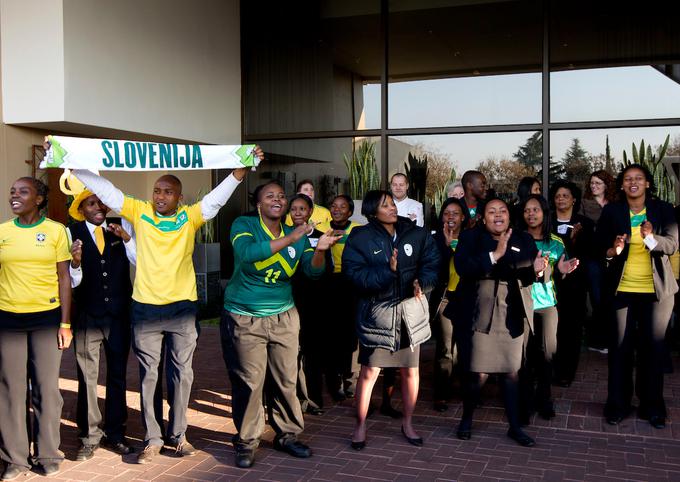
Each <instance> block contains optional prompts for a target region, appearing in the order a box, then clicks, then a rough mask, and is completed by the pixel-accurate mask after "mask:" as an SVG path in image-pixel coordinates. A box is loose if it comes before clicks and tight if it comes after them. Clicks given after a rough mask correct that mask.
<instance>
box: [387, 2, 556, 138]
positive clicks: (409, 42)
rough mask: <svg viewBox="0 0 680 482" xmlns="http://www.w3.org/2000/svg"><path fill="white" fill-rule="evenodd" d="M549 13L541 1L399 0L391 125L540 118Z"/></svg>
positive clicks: (394, 11) (394, 6)
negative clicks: (546, 14) (544, 22)
mask: <svg viewBox="0 0 680 482" xmlns="http://www.w3.org/2000/svg"><path fill="white" fill-rule="evenodd" d="M428 4H429V6H428ZM541 19H542V9H541V3H540V2H536V1H506V2H461V1H458V0H450V1H439V2H414V1H412V0H393V1H391V2H390V6H389V39H388V42H389V49H388V52H389V60H388V72H389V81H390V85H389V90H388V95H389V109H388V115H389V127H390V128H400V127H435V126H470V125H485V124H487V125H488V124H515V123H516V124H521V123H533V122H540V121H541V59H542V54H541V52H542V51H541V45H542V35H543V33H542V32H543V27H542V20H541Z"/></svg>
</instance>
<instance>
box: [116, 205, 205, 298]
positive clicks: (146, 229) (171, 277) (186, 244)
mask: <svg viewBox="0 0 680 482" xmlns="http://www.w3.org/2000/svg"><path fill="white" fill-rule="evenodd" d="M120 215H121V216H123V217H124V218H126V219H127V220H128V221H130V223H132V225H133V226H134V228H135V232H136V233H137V272H136V275H135V286H134V289H133V292H132V299H134V300H135V301H138V302H140V303H148V304H152V305H167V304H170V303H175V302H177V301H183V300H189V301H196V299H197V296H196V273H195V272H194V263H193V260H192V255H193V253H194V236H195V234H196V230H197V229H198V228H200V227H201V225H202V224H203V223H204V221H203V215H202V214H201V204H200V203H196V204H192V205H191V206H180V207H178V208H177V212H176V213H175V214H174V215H173V216H160V215H158V214H156V211H155V209H154V206H153V203H151V202H149V201H140V200H138V199H135V198H132V197H130V196H125V200H124V201H123V209H122V210H121V212H120Z"/></svg>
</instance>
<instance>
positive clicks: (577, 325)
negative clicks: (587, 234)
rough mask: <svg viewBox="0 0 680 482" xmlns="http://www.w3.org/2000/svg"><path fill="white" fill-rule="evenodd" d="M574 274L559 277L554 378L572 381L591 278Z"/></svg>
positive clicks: (574, 374)
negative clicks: (574, 275)
mask: <svg viewBox="0 0 680 482" xmlns="http://www.w3.org/2000/svg"><path fill="white" fill-rule="evenodd" d="M572 276H573V274H572V275H570V276H568V277H567V278H565V279H564V280H560V283H559V285H558V286H557V301H558V303H557V311H558V313H559V317H560V323H559V325H558V327H557V353H556V355H555V377H556V378H557V379H558V380H563V381H566V382H569V383H571V382H572V381H573V380H574V377H575V376H576V369H577V368H578V362H579V358H580V357H581V346H582V345H583V326H584V321H585V317H586V299H587V286H588V281H587V280H586V279H585V277H583V276H581V277H574V278H572Z"/></svg>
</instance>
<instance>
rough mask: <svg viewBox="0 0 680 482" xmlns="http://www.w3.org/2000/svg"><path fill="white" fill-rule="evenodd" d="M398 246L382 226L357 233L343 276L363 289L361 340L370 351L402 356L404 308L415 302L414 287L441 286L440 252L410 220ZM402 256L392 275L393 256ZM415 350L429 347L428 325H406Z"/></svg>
mask: <svg viewBox="0 0 680 482" xmlns="http://www.w3.org/2000/svg"><path fill="white" fill-rule="evenodd" d="M396 233H397V238H396V241H393V240H392V237H391V236H390V234H389V233H388V232H387V230H386V229H385V228H384V227H383V226H382V225H381V224H380V223H378V222H377V221H375V220H371V221H370V222H369V223H368V224H367V225H366V226H361V227H359V228H355V229H354V230H353V231H352V232H351V233H350V235H349V238H348V239H347V243H346V245H345V250H344V252H343V254H342V270H343V272H344V273H345V276H347V278H348V279H349V280H350V281H352V283H353V284H354V286H355V287H356V288H358V292H359V293H358V295H359V302H358V305H357V320H356V323H357V334H358V336H359V342H360V343H361V344H362V345H363V346H365V347H368V348H385V349H388V350H391V351H396V350H399V349H401V348H403V347H400V346H399V341H400V339H401V324H402V323H401V322H402V316H401V313H400V310H399V309H398V307H399V303H400V302H401V301H403V300H404V299H406V298H410V297H412V296H413V281H414V280H416V279H417V280H418V282H419V283H420V286H421V288H422V289H423V291H429V290H430V289H432V287H433V286H434V285H435V284H436V282H437V277H438V273H439V263H440V261H441V259H440V255H439V251H438V249H437V247H436V246H435V244H434V241H433V239H432V236H431V235H430V234H429V233H428V232H427V230H425V229H424V228H420V227H418V226H416V225H415V224H414V223H412V222H411V221H410V220H409V219H407V218H402V217H399V218H398V220H397V225H396ZM394 248H396V249H397V250H398V253H399V254H398V255H397V256H398V257H397V272H396V273H395V272H392V270H390V257H391V256H392V250H393V249H394ZM405 325H406V328H407V330H408V338H409V341H410V344H411V346H417V345H419V344H421V343H423V342H425V341H427V339H428V336H427V333H429V330H428V329H427V328H428V321H427V320H425V323H424V324H419V325H418V326H410V325H409V324H408V323H405Z"/></svg>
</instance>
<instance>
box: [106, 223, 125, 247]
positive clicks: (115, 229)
mask: <svg viewBox="0 0 680 482" xmlns="http://www.w3.org/2000/svg"><path fill="white" fill-rule="evenodd" d="M106 230H107V231H109V232H110V233H113V234H115V235H116V236H118V237H119V238H121V239H122V240H123V241H124V242H126V243H127V242H128V241H130V239H131V236H130V233H128V232H127V231H125V229H123V226H121V225H120V224H116V223H108V225H107V226H106Z"/></svg>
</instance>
